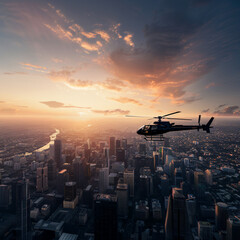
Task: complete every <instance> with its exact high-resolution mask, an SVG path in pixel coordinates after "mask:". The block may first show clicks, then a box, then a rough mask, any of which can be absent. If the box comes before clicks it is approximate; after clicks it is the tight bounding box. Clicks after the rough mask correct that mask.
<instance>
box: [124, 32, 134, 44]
mask: <svg viewBox="0 0 240 240" xmlns="http://www.w3.org/2000/svg"><path fill="white" fill-rule="evenodd" d="M132 37H133V35H132V34H130V33H129V34H127V35H126V36H125V37H124V38H123V39H124V41H125V42H126V44H127V45H129V46H130V47H134V43H133V41H132Z"/></svg>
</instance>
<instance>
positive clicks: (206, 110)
mask: <svg viewBox="0 0 240 240" xmlns="http://www.w3.org/2000/svg"><path fill="white" fill-rule="evenodd" d="M209 111H210V109H209V108H208V109H204V110H202V112H201V113H208V112H209Z"/></svg>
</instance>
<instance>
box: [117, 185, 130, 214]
mask: <svg viewBox="0 0 240 240" xmlns="http://www.w3.org/2000/svg"><path fill="white" fill-rule="evenodd" d="M117 207H118V216H120V217H122V218H127V217H128V185H127V184H125V183H118V185H117Z"/></svg>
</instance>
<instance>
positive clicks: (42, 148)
mask: <svg viewBox="0 0 240 240" xmlns="http://www.w3.org/2000/svg"><path fill="white" fill-rule="evenodd" d="M59 133H60V130H58V129H55V132H54V133H53V134H51V135H50V136H49V138H50V142H49V143H47V144H46V145H44V146H43V147H40V148H38V149H36V150H34V151H33V152H26V153H25V156H29V155H32V154H33V153H34V152H42V151H45V150H48V149H49V148H50V145H52V144H54V140H55V139H56V138H57V135H58V134H59Z"/></svg>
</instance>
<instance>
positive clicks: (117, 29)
mask: <svg viewBox="0 0 240 240" xmlns="http://www.w3.org/2000/svg"><path fill="white" fill-rule="evenodd" d="M120 26H121V23H117V24H113V26H112V27H111V31H112V32H113V33H115V35H117V37H118V38H122V35H121V34H120V33H119V28H120Z"/></svg>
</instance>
